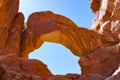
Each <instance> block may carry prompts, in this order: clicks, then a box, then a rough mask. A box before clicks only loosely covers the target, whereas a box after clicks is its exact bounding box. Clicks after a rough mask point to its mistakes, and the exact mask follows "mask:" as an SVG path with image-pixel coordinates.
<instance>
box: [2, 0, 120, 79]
mask: <svg viewBox="0 0 120 80" xmlns="http://www.w3.org/2000/svg"><path fill="white" fill-rule="evenodd" d="M18 6H19V0H1V1H0V11H1V13H0V80H119V79H120V74H119V72H120V70H119V68H118V67H119V64H120V16H119V12H120V10H119V7H120V1H119V0H90V7H91V9H92V11H93V13H95V14H96V17H95V19H94V20H93V23H92V28H91V29H85V28H81V27H78V26H77V25H76V24H75V23H74V22H72V21H71V20H70V19H68V18H66V17H64V16H62V15H59V14H54V13H52V12H51V11H43V12H35V13H32V14H31V15H30V16H29V18H28V21H27V27H26V28H25V26H24V15H23V14H22V13H21V12H18ZM45 41H48V42H54V43H59V44H62V45H64V46H65V47H66V48H68V49H70V50H71V52H72V53H73V54H74V55H76V56H79V57H81V58H80V60H79V64H80V67H81V70H82V71H81V72H82V73H81V74H72V73H71V74H70V73H69V74H66V75H53V74H52V73H51V72H50V71H49V70H48V68H47V65H45V64H44V63H42V62H41V61H39V60H35V59H28V55H29V53H30V52H32V51H34V50H35V49H37V48H39V47H40V46H41V45H42V44H43V43H44V42H45Z"/></svg>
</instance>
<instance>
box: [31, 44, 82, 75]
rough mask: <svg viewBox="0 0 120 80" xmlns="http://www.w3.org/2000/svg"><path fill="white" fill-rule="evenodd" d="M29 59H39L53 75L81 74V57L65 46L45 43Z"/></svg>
mask: <svg viewBox="0 0 120 80" xmlns="http://www.w3.org/2000/svg"><path fill="white" fill-rule="evenodd" d="M29 59H38V60H40V61H42V62H43V63H44V64H46V65H47V66H48V69H49V70H50V71H51V73H52V74H54V75H56V74H62V75H65V74H67V73H78V74H80V73H81V69H80V66H79V64H78V60H79V57H77V56H75V55H73V53H72V52H71V51H70V50H69V49H67V48H65V47H64V46H62V45H60V44H56V43H50V42H44V44H43V45H42V46H41V47H40V48H39V49H37V50H35V51H33V52H31V53H30V54H29Z"/></svg>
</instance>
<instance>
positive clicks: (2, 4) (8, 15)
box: [0, 0, 19, 50]
mask: <svg viewBox="0 0 120 80" xmlns="http://www.w3.org/2000/svg"><path fill="white" fill-rule="evenodd" d="M18 4H19V0H0V50H1V49H3V48H4V47H5V44H6V41H7V39H8V33H9V29H10V27H11V23H12V21H13V19H14V18H15V16H16V14H17V13H18Z"/></svg>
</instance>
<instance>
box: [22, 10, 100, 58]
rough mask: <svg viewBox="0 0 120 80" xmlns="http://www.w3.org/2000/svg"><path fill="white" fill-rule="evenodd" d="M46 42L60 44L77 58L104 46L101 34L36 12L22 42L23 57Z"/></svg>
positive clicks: (59, 18) (48, 13) (50, 15)
mask: <svg viewBox="0 0 120 80" xmlns="http://www.w3.org/2000/svg"><path fill="white" fill-rule="evenodd" d="M44 41H48V42H54V43H60V44H62V45H64V46H65V47H66V48H68V49H70V50H71V52H72V53H73V54H74V55H76V56H81V55H84V54H86V53H88V52H89V51H91V50H92V49H95V48H97V47H99V46H101V45H102V41H101V37H100V36H99V34H97V33H96V32H94V31H92V30H88V29H85V28H80V27H78V26H77V25H76V24H75V23H74V22H72V21H71V20H70V19H68V18H66V17H64V16H62V15H58V14H54V13H52V12H50V11H46V12H35V13H33V14H31V15H30V16H29V18H28V21H27V28H26V30H25V31H24V35H23V42H22V54H21V55H20V56H22V57H28V54H29V52H32V51H33V50H35V49H37V48H39V47H40V46H41V45H42V43H43V42H44Z"/></svg>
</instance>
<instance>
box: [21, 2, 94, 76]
mask: <svg viewBox="0 0 120 80" xmlns="http://www.w3.org/2000/svg"><path fill="white" fill-rule="evenodd" d="M48 10H49V11H52V12H54V13H57V14H61V15H64V16H66V17H68V18H70V19H71V20H72V21H73V22H74V23H76V24H77V25H78V26H80V27H85V28H90V26H91V23H92V20H93V18H94V14H93V13H92V12H91V10H90V7H89V0H20V7H19V11H20V12H23V13H24V16H25V21H27V18H28V16H29V15H30V14H31V13H33V12H40V11H48ZM29 58H32V59H33V58H34V59H36V58H37V59H39V60H41V61H42V62H44V63H45V64H48V68H49V69H50V71H51V72H52V73H53V74H66V73H80V67H79V65H78V60H79V57H76V56H74V55H73V54H72V53H71V52H70V50H68V49H67V48H65V47H64V46H62V45H60V44H55V43H48V42H45V43H44V44H43V45H42V46H41V47H40V48H39V49H37V50H35V51H34V52H32V53H31V54H30V55H29Z"/></svg>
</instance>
